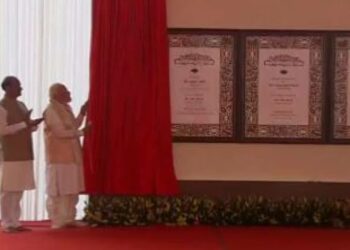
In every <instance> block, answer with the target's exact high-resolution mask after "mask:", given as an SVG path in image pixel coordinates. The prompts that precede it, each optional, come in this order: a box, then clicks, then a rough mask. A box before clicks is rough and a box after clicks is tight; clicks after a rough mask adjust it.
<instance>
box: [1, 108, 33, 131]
mask: <svg viewBox="0 0 350 250" xmlns="http://www.w3.org/2000/svg"><path fill="white" fill-rule="evenodd" d="M6 117H7V112H6V110H5V109H4V108H3V107H0V136H4V135H11V134H15V133H17V132H18V131H20V130H22V129H24V128H26V127H27V124H26V123H25V122H20V123H16V124H12V125H8V124H7V119H6Z"/></svg>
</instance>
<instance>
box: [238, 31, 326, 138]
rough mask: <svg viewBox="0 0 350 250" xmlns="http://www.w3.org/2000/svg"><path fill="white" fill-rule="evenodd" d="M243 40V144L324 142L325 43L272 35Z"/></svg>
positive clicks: (317, 36) (310, 36)
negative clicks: (251, 142) (245, 142)
mask: <svg viewBox="0 0 350 250" xmlns="http://www.w3.org/2000/svg"><path fill="white" fill-rule="evenodd" d="M243 39H244V41H243V44H244V49H243V56H242V60H243V63H244V67H243V68H242V83H243V86H242V89H243V91H242V93H243V95H242V96H243V102H242V114H243V119H242V123H243V125H242V130H243V131H242V135H243V140H244V141H256V142H312V143H320V142H323V140H324V138H325V134H324V108H325V97H324V94H325V92H324V86H325V70H326V67H325V41H326V40H325V37H324V36H323V35H321V34H312V33H311V34H305V33H303V34H294V33H288V34H285V33H279V32H270V33H261V34H260V33H256V34H245V36H244V38H243Z"/></svg>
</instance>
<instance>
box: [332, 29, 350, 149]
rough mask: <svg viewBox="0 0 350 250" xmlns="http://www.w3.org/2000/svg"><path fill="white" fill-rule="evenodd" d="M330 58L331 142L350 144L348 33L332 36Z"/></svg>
mask: <svg viewBox="0 0 350 250" xmlns="http://www.w3.org/2000/svg"><path fill="white" fill-rule="evenodd" d="M331 58H332V59H331V79H332V81H331V82H332V88H331V89H332V91H331V129H330V131H331V132H330V137H331V142H337V143H350V33H345V32H344V33H334V34H333V36H332V54H331Z"/></svg>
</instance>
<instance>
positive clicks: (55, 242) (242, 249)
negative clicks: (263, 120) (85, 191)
mask: <svg viewBox="0 0 350 250" xmlns="http://www.w3.org/2000/svg"><path fill="white" fill-rule="evenodd" d="M25 225H26V226H29V227H30V228H31V229H32V230H33V231H31V232H23V233H15V234H7V233H3V232H1V233H0V249H1V250H34V249H35V250H42V249H43V250H44V249H48V250H55V249H60V250H73V249H74V250H76V249H78V250H90V249H94V250H96V249H97V250H104V249H117V250H136V249H137V250H158V249H162V250H173V249H179V250H196V249H198V250H250V249H254V250H260V249H261V250H262V249H263V250H304V249H305V250H313V249H315V250H316V249H317V250H349V249H350V230H348V229H319V228H285V227H209V226H189V227H178V226H145V227H97V228H91V227H85V228H70V229H60V230H51V229H50V228H49V225H48V223H47V222H39V223H38V222H35V223H26V224H25Z"/></svg>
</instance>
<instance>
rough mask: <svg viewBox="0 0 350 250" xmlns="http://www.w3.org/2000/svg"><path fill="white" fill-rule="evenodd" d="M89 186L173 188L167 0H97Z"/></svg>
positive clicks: (108, 190) (141, 190) (118, 190)
mask: <svg viewBox="0 0 350 250" xmlns="http://www.w3.org/2000/svg"><path fill="white" fill-rule="evenodd" d="M92 26H93V28H92V45H91V58H90V60H91V61H90V63H91V65H90V66H91V68H90V74H91V85H90V97H89V100H90V105H89V119H90V121H91V122H92V128H93V129H92V130H91V133H90V134H89V135H88V136H87V137H86V139H85V145H84V148H85V152H84V153H85V154H84V160H85V174H86V176H85V177H86V184H87V192H88V193H104V194H127V195H148V194H156V195H172V194H176V193H177V192H178V185H177V181H176V178H175V174H174V168H173V157H172V144H171V131H170V97H169V77H168V75H169V71H168V42H167V27H166V6H165V0H128V1H125V0H102V1H101V0H95V1H93V24H92Z"/></svg>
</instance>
